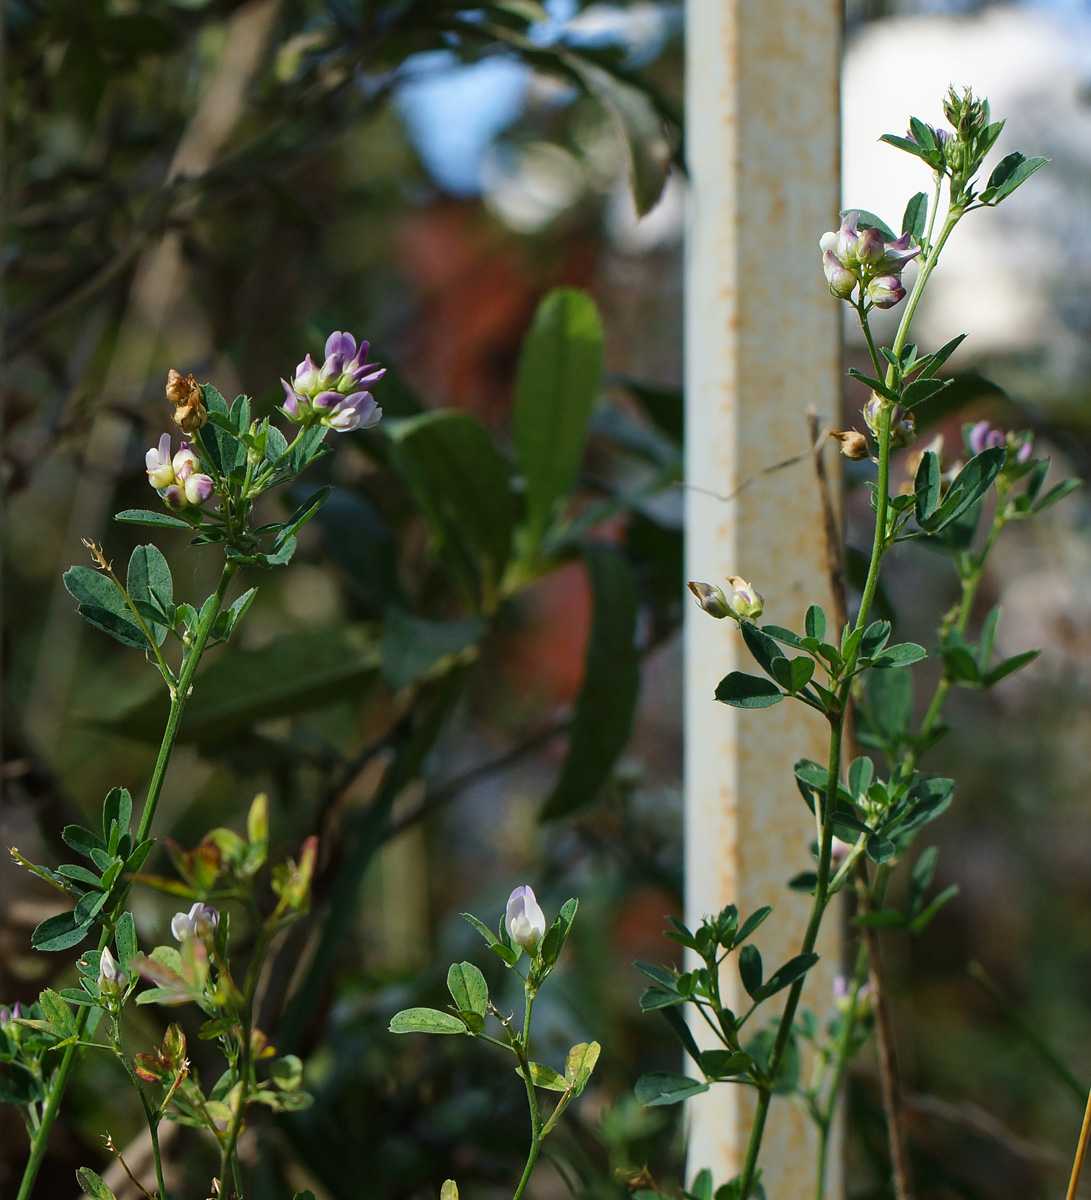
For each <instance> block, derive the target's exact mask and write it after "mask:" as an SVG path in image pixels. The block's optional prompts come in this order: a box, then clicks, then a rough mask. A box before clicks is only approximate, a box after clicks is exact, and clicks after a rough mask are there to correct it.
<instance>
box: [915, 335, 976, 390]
mask: <svg viewBox="0 0 1091 1200" xmlns="http://www.w3.org/2000/svg"><path fill="white" fill-rule="evenodd" d="M965 340H966V335H965V334H964V333H960V334H959V335H958V337H956V338H952V339H951V340H950V341H949V342H946V343H945V344H944V345H942V346H941V347H940V348H939V349H938V350H937V351H936V352H935V354H932V355H929V358H928V362H927V365H926V366H925V368H924V370H922V371H921V373H920V376H919V378H920V379H931V378H932V376H933V375H935V373H936V372H937V371H938V370H939V369H940V367H942V366H943V364H944V363H945V362H946V361H947V360H948V359H949V358H950V357H951V355H952V354H954V352H955V351H956V350H957V349H958V348H959V346H961V345H962V343H963V342H964V341H965Z"/></svg>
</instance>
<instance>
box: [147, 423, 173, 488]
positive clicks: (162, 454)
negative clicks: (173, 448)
mask: <svg viewBox="0 0 1091 1200" xmlns="http://www.w3.org/2000/svg"><path fill="white" fill-rule="evenodd" d="M144 464H145V466H146V467H147V469H148V482H149V483H150V484H151V485H152V487H153V488H155V490H156V491H161V490H162V489H163V488H165V487H170V485H171V484H172V483H173V482H174V466H173V465H172V463H171V457H170V434H169V433H165V434H163V436H162V437H161V438H160V439H159V445H158V446H153V447H152V448H151V449H150V450H149V451H148V452H147V454H145V455H144Z"/></svg>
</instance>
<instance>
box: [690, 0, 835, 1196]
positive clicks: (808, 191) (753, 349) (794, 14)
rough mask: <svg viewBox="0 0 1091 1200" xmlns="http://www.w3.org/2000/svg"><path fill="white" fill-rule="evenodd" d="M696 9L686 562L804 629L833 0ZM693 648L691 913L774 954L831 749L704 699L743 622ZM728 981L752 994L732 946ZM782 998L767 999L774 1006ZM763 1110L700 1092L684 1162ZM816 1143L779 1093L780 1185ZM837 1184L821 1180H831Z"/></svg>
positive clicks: (721, 1) (788, 708)
mask: <svg viewBox="0 0 1091 1200" xmlns="http://www.w3.org/2000/svg"><path fill="white" fill-rule="evenodd" d="M686 22H687V30H686V57H687V67H686V71H687V79H686V95H687V99H686V127H687V146H688V160H689V170H690V174H691V183H692V193H691V211H690V226H689V232H688V242H687V267H688V279H687V283H686V314H685V316H686V324H685V328H686V477H687V484H688V488H687V492H686V538H687V545H686V566H687V574H688V578H690V579H700V580H708V581H711V582H721V583H722V581H723V578H724V577H725V576H726V575H741V576H743V577H744V578H745V579H748V580H750V581H751V582H752V583H753V584H754V585H755V587H757V588H758V590H759V591H761V592H763V593H764V595H765V598H766V609H765V616H764V617H763V618H762V619H763V620H767V621H772V622H774V623H777V624H782V625H787V626H789V627H790V628H795V629H800V628H801V627H802V620H803V614H804V611H805V608H806V606H807V604H808V603H809V602H811V601H817V602H820V603H822V604H823V605H824V606H825V607H826V611H827V613H830V612H831V605H830V603H829V584H828V572H827V562H826V552H825V542H824V531H823V522H822V515H821V506H820V502H819V492H818V488H817V484H816V480H815V474H814V468H813V465H812V462H811V461H810V459H809V457H805V458H804V459H803V460H802V461H800V462H798V463H797V464H795V465H793V466H789V467H786V468H784V469H783V470H780V471H775V472H773V473H770V474H761V472H762V470H763V468H767V467H769V466H772V465H773V464H775V463H777V462H780V461H782V460H784V459H786V458H789V457H791V456H792V455H795V454H798V453H800V452H801V451H804V450H806V448H807V446H808V441H809V439H808V433H807V428H806V422H805V418H804V412H805V409H806V408H807V406H808V405H813V406H815V408H816V409H817V411H818V412H819V413H820V414H822V416H823V417H824V420H825V426H824V427H826V428H828V427H829V425H830V424H831V423H832V422H833V421H834V419H835V417H836V414H837V413H838V410H839V395H840V321H841V314H840V311H839V306H838V304H837V303H836V302H835V301H834V300H832V299H831V297H830V295H829V291H828V289H827V286H826V283H825V281H824V279H823V276H822V270H821V260H820V254H819V250H818V239H819V237H820V236H821V234H822V232H823V231H824V230H826V229H830V228H834V227H835V225H836V216H837V210H838V206H839V157H840V107H839V56H840V48H841V27H842V0H688V3H687V5H686ZM749 480H752V482H750V483H749V484H748V485H747V486H746V487H745V488H744V489H743V490H742V491H739V492H738V493H737V494H734V493H736V491H737V489H739V488H740V487H741V486H742V485H744V484H747V481H749ZM722 497H729V498H728V499H724V498H722ZM685 658H686V667H685V673H686V683H685V703H686V726H685V744H686V756H685V774H686V782H685V790H686V816H685V820H686V860H685V865H686V880H687V883H686V908H687V915H688V917H689V918H690V919H691V921H692V922H695V921H699V920H700V918H701V916H702V914H705V913H710V912H717V911H719V909H721V908H722V907H723V906H724V905H725V904H728V903H734V904H737V905H738V906H739V909H740V911H741V913H742V914H743V915H744V916H745V915H746V914H747V913H749V912H752V911H753V910H754V909H755V908H757V907H759V906H760V905H763V904H770V905H772V906H773V909H774V912H773V916H772V917H771V918H770V919H769V920H768V921H767V922H766V924H765V925H764V926H762V929H761V931H760V933H759V935H758V937H757V939H756V940H757V944H758V946H759V948H760V949H761V951H762V955H763V957H764V959H765V961H766V963H767V964H768V968H767V969H770V970H771V969H772V968H773V967H774V966H777V965H779V964H780V963H781V962H783V961H785V960H786V959H787V958H789V957H791V955H793V954H795V953H797V952H798V945H799V940H800V938H801V936H802V933H803V929H804V926H805V924H806V920H807V914H808V912H809V900H810V898H809V897H807V896H800V895H797V894H795V893H792V892H789V891H788V890H787V889H786V887H785V884H786V882H787V881H788V879H789V878H790V877H791V876H793V875H795V874H796V873H798V872H801V871H805V870H808V869H811V867H812V864H813V860H812V859H811V857H810V854H809V851H808V845H809V843H810V842H812V841H813V839H814V836H815V829H814V822H813V819H812V818H811V816H810V814H809V813H808V812H807V810H806V809H805V808H804V806H803V803H802V801H801V800H800V798H799V794H798V792H797V791H796V788H795V786H794V784H793V781H792V764H793V762H794V761H795V760H796V759H798V758H800V757H803V756H806V757H810V758H814V759H816V760H818V761H821V762H824V761H825V758H826V754H827V750H826V747H827V744H828V741H827V733H828V730H827V727H826V725H825V722H823V721H822V719H821V717H819V716H818V714H816V713H814V712H812V711H811V710H809V709H806V708H805V707H804V706H803V705H801V704H797V703H794V702H790V701H785V702H783V703H781V704H779V705H778V706H776V707H775V708H772V709H767V710H762V711H757V712H745V711H739V710H736V709H729V708H727V707H725V706H723V705H720V704H717V703H716V702H715V701H714V699H713V689H714V688H715V686H716V684H717V682H718V681H719V680H720V678H721V677H722V676H723V675H725V674H727V673H728V672H729V671H731V670H736V669H738V670H743V671H750V672H755V673H759V674H760V671H759V669H758V668H757V666H756V665H755V664H754V663H753V660H752V659H751V658H750V656H749V654H748V653H747V652H746V650H745V648H744V646H743V644H742V639H741V638H740V636H739V634H738V631H737V629H736V628H735V627H734V625H733V624H732V623H731V622H729V621H715V620H712V619H711V618H709V617H707V616H705V614H703V613H701V612H700V611H699V610H697V609H696V608H695V607H694V608H692V609H691V610H690V611H689V614H688V617H687V621H686V631H685ZM837 924H838V919H837V912H836V909H831V910H830V912H829V914H828V916H827V927H826V929H825V930H824V932H823V936H822V939H821V942H820V944H819V946H818V949H819V952H820V953H821V955H822V961H821V962H820V963H819V964H818V966H817V967H816V968H815V969H814V970H813V971H812V973H811V974H810V975H809V976H808V981H807V986H806V989H805V991H804V994H803V1002H802V1006H801V1007H802V1008H804V1009H806V1008H811V1009H813V1010H814V1011H816V1012H819V1013H824V1012H825V1011H826V1010H827V1009H828V1007H829V1005H830V998H831V990H832V982H833V979H834V976H835V975H836V973H837V970H838V966H839V942H838V932H837V929H836V926H837ZM724 983H725V986H726V987H727V988H728V992H727V995H728V997H729V998H728V1003H729V1004H730V1005H731V1007H732V1008H733V1009H734V1010H735V1011H740V1010H741V1011H745V1008H744V1007H743V1000H744V995H743V993H742V990H741V986H740V985H739V982H738V973H737V970H736V969H735V966H734V961H733V960H731V961H730V962H729V964H728V969H727V970H726V972H725V980H724ZM782 1000H783V995H782V996H780V997H778V998H775V999H774V1000H771V1001H769V1002H768V1003H767V1005H766V1008H767V1009H768V1010H769V1015H770V1016H772V1015H773V1010H774V1008H775V1007H776V1005H777V1004H778V1002H780V1001H782ZM761 1011H764V1010H759V1013H760V1012H761ZM755 1032H756V1030H755ZM698 1037H699V1039H700V1038H701V1035H700V1034H698ZM705 1039H706V1040H702V1042H701V1044H702V1045H706V1044H710V1043H708V1042H707V1030H706V1031H705ZM752 1111H753V1093H752V1092H751V1091H750V1090H749V1089H744V1088H741V1087H738V1086H736V1085H730V1084H717V1085H714V1087H713V1088H712V1090H711V1091H710V1092H709V1093H707V1094H705V1095H702V1096H699V1097H697V1098H696V1099H695V1100H694V1101H692V1102H691V1104H690V1113H689V1121H690V1142H689V1146H690V1149H689V1168H688V1174H689V1177H690V1178H692V1176H693V1174H694V1173H695V1172H696V1171H698V1170H699V1169H700V1168H702V1167H709V1168H711V1169H712V1172H713V1176H714V1178H715V1181H716V1183H717V1184H719V1183H723V1182H725V1181H726V1180H727V1179H729V1178H731V1177H732V1176H733V1175H735V1174H736V1173H737V1172H738V1170H739V1169H740V1167H741V1164H742V1159H743V1156H744V1154H745V1150H746V1142H747V1138H748V1135H749V1131H750V1123H751V1122H750V1116H751V1113H752ZM816 1145H817V1138H816V1135H815V1131H814V1129H813V1127H812V1126H811V1125H810V1123H809V1121H808V1119H807V1118H806V1116H805V1115H804V1114H803V1113H802V1112H801V1111H800V1110H799V1109H798V1108H796V1107H795V1106H793V1105H790V1104H788V1103H787V1102H785V1101H783V1100H778V1099H774V1101H773V1105H772V1109H771V1113H770V1118H769V1122H768V1125H767V1127H766V1135H765V1141H764V1149H763V1152H762V1156H761V1165H762V1167H763V1168H764V1175H763V1182H764V1184H765V1189H766V1194H767V1196H768V1198H769V1200H801V1198H802V1197H807V1196H811V1195H813V1194H814V1184H815V1151H816ZM831 1158H832V1160H833V1162H832V1163H831V1171H832V1173H833V1175H834V1176H837V1174H838V1168H837V1165H836V1160H837V1155H836V1154H835V1155H832V1156H831ZM839 1189H840V1181H839V1179H838V1178H836V1177H834V1178H831V1179H829V1184H828V1190H827V1193H826V1194H827V1196H837V1195H838V1193H839Z"/></svg>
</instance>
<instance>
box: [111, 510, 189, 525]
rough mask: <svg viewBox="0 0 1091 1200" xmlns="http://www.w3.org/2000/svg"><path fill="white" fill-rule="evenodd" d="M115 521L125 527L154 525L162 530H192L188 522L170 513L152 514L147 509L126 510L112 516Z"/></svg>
mask: <svg viewBox="0 0 1091 1200" xmlns="http://www.w3.org/2000/svg"><path fill="white" fill-rule="evenodd" d="M114 520H115V521H121V522H122V523H123V524H125V525H156V526H159V527H160V528H164V529H192V528H193V525H192V523H191V522H189V521H183V520H182V518H181V517H172V516H171V515H170V513H161V512H152V511H150V510H149V509H147V508H126V509H125V510H124V511H123V512H119V513H117V514H116V515H115V516H114Z"/></svg>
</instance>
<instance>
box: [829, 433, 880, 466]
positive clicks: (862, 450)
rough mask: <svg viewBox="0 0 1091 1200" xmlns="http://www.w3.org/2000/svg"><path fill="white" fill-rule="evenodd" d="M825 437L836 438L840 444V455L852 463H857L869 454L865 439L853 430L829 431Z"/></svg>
mask: <svg viewBox="0 0 1091 1200" xmlns="http://www.w3.org/2000/svg"><path fill="white" fill-rule="evenodd" d="M826 436H827V437H832V438H837V440H838V441H839V442H840V443H841V453H842V454H843V455H844V456H845V458H848V459H851V460H852V461H853V462H859V461H860V460H861V459H864V458H867V457H868V456H869V454H870V453H871V452H870V451H869V450H868V444H867V438H866V437H865V436H864V435H863V434H862V433H860V432H858V431H857V430H855V429H845V430H841V431H838V430H836V429H831V430H829V431H828V433H827V435H826Z"/></svg>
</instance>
